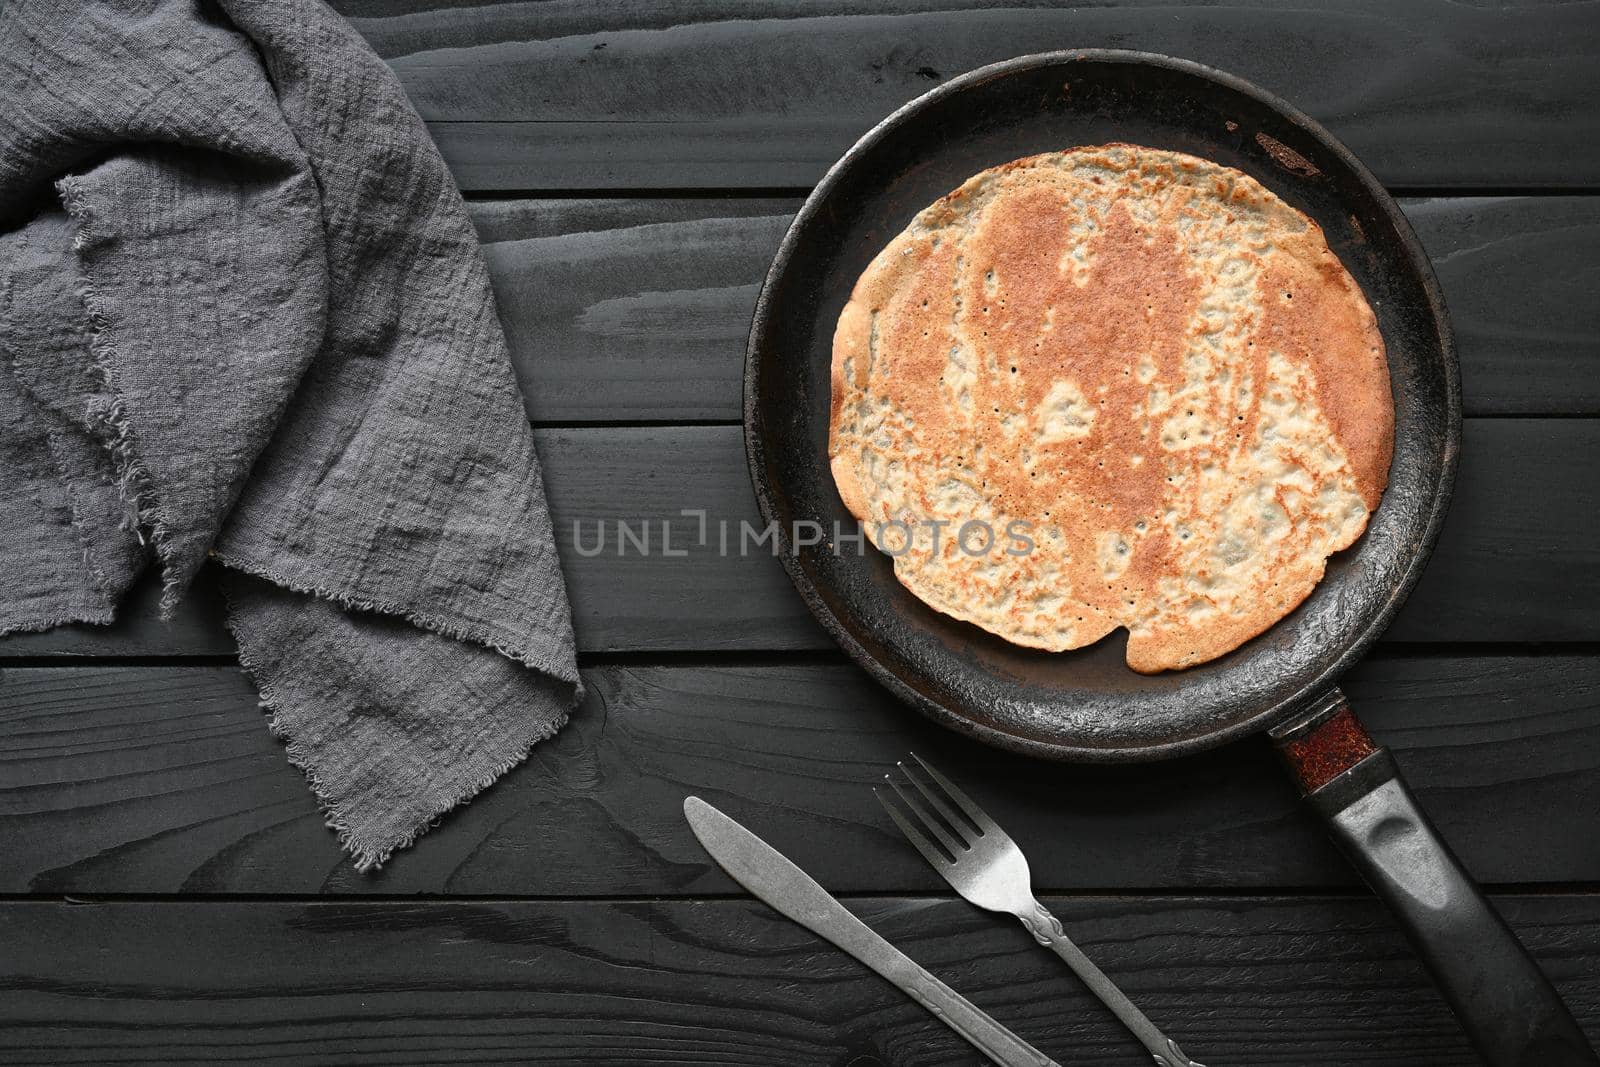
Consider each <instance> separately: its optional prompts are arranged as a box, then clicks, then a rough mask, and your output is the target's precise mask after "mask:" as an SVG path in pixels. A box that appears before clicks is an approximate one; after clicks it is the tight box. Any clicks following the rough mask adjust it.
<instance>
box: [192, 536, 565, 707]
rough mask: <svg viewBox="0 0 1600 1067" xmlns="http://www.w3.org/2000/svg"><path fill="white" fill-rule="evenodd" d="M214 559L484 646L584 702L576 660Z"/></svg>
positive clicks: (219, 557) (224, 557) (219, 555)
mask: <svg viewBox="0 0 1600 1067" xmlns="http://www.w3.org/2000/svg"><path fill="white" fill-rule="evenodd" d="M211 558H212V559H213V560H215V561H216V562H218V563H220V564H222V565H223V566H224V567H227V568H229V569H231V570H236V571H239V572H240V573H242V574H248V575H250V576H251V577H253V578H259V579H261V580H262V581H265V582H271V583H272V584H273V585H276V586H280V587H282V588H284V589H288V590H290V591H291V592H295V593H303V594H305V595H306V596H314V597H319V598H321V599H323V600H327V601H330V602H332V603H334V604H337V605H339V606H340V607H341V608H344V609H345V610H350V609H352V608H353V609H356V610H358V611H371V612H376V613H378V614H382V615H391V616H393V617H395V618H398V619H403V620H404V621H406V622H409V623H411V624H412V625H413V626H416V627H418V628H420V629H423V630H427V631H429V632H431V633H436V634H438V635H439V636H440V637H448V638H450V639H451V640H452V641H470V642H472V643H473V644H477V645H481V646H483V647H484V648H487V649H489V650H490V651H493V652H498V653H499V654H500V655H502V656H504V657H506V659H509V660H511V661H512V662H514V663H520V664H522V666H524V667H531V668H532V669H534V670H537V671H541V672H543V673H544V674H548V675H549V676H550V677H552V678H554V679H555V680H556V681H558V682H565V683H566V684H568V685H570V686H572V687H573V697H572V703H571V705H570V707H574V708H575V707H577V706H578V705H579V704H580V703H582V701H583V678H582V676H581V675H580V674H579V672H578V669H577V662H576V660H574V661H573V662H572V663H565V662H562V663H557V662H556V661H555V660H554V659H553V658H551V657H550V656H548V655H545V654H543V653H541V652H537V651H535V650H533V649H523V650H518V649H515V648H512V647H511V646H510V645H507V644H504V643H503V642H500V641H496V640H495V639H494V638H492V637H490V636H489V635H488V634H486V633H484V632H483V631H482V630H481V629H480V628H477V627H471V626H461V625H459V624H457V623H453V622H448V621H446V620H444V619H440V618H436V617H434V616H432V615H428V614H426V613H423V612H420V611H416V610H415V609H413V608H410V607H407V606H406V605H404V604H398V603H395V602H393V601H388V600H370V599H367V598H365V597H358V596H352V595H350V594H349V593H344V592H340V591H339V590H336V589H330V588H328V587H326V586H322V585H317V584H315V583H311V582H303V581H297V580H295V579H293V578H288V577H286V576H284V575H282V574H280V573H278V572H277V571H274V570H272V568H270V567H263V566H260V565H259V564H255V563H250V562H248V561H246V560H242V559H238V558H236V557H234V556H231V555H229V554H227V553H226V552H219V551H216V550H212V552H211Z"/></svg>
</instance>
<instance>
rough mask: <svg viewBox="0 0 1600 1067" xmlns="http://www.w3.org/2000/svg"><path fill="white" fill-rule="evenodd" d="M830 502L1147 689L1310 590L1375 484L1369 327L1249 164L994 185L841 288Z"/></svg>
mask: <svg viewBox="0 0 1600 1067" xmlns="http://www.w3.org/2000/svg"><path fill="white" fill-rule="evenodd" d="M832 388H833V397H832V411H831V423H830V432H829V446H828V451H829V458H830V461H831V465H832V469H833V475H834V479H835V481H836V483H837V485H838V489H839V494H840V496H841V497H842V499H843V500H844V502H845V504H846V506H847V507H848V508H849V509H850V511H851V512H852V513H854V514H855V516H856V517H857V518H858V519H859V520H861V522H862V525H863V530H864V532H865V533H866V535H867V537H868V539H869V540H870V541H871V542H872V544H873V545H875V546H876V547H877V548H878V549H879V550H881V551H884V552H887V553H888V554H890V555H891V556H893V558H894V569H895V574H896V576H897V577H898V579H899V580H900V582H901V583H902V584H904V585H905V587H906V588H907V589H909V590H910V591H911V592H912V593H914V594H915V595H916V596H917V597H919V598H920V599H921V600H923V601H924V602H926V603H927V604H929V605H930V606H932V607H933V608H935V609H937V610H939V611H941V612H944V613H945V614H947V615H950V616H953V617H955V618H957V619H962V620H965V621H967V622H970V623H973V624H975V625H977V626H981V627H983V628H984V629H985V630H988V631H990V632H991V633H994V634H998V635H999V636H1001V637H1003V638H1005V639H1006V640H1008V641H1012V642H1014V643H1016V644H1018V645H1023V646H1026V647H1029V648H1037V649H1046V650H1051V651H1064V650H1067V649H1074V648H1081V647H1083V646H1085V645H1088V644H1091V643H1093V642H1095V641H1098V640H1100V639H1101V638H1103V637H1105V636H1106V635H1107V634H1108V633H1110V632H1111V631H1113V630H1115V629H1116V628H1118V627H1125V628H1126V629H1127V630H1128V634H1129V637H1128V646H1127V662H1128V665H1129V666H1130V667H1131V668H1133V669H1134V670H1136V671H1140V672H1145V673H1154V672H1158V671H1162V670H1169V669H1176V668H1183V667H1189V666H1193V665H1194V664H1197V663H1203V662H1205V661H1207V660H1210V659H1214V658H1216V657H1217V656H1221V655H1223V654H1224V653H1227V652H1229V651H1231V650H1232V649H1235V648H1237V647H1238V646H1239V645H1241V644H1243V643H1244V642H1245V641H1247V640H1249V639H1250V638H1252V637H1254V636H1256V635H1257V634H1260V633H1261V632H1262V631H1264V630H1266V629H1267V628H1268V627H1270V626H1272V624H1273V623H1275V622H1277V621H1278V620H1279V619H1281V618H1283V617H1284V616H1285V615H1287V614H1288V613H1289V612H1290V611H1292V610H1293V609H1294V608H1295V607H1296V606H1297V605H1298V604H1300V603H1301V602H1302V601H1303V600H1304V599H1305V598H1306V597H1307V596H1308V595H1310V593H1311V591H1312V589H1314V588H1315V587H1316V585H1317V583H1318V582H1319V581H1320V580H1321V579H1322V575H1323V573H1324V569H1325V567H1326V563H1327V559H1328V557H1329V555H1331V554H1332V553H1334V552H1337V551H1339V550H1341V549H1344V548H1347V547H1349V546H1350V545H1351V544H1352V543H1353V542H1354V541H1355V540H1356V539H1357V538H1358V537H1360V535H1361V533H1362V531H1363V530H1364V529H1365V528H1366V524H1367V519H1368V516H1369V515H1370V514H1371V513H1372V511H1373V509H1374V508H1376V507H1377V505H1378V501H1379V498H1380V497H1381V496H1382V494H1383V490H1384V486H1385V484H1386V482H1387V478H1388V469H1389V458H1390V453H1391V450H1392V448H1393V438H1394V409H1393V402H1392V399H1391V397H1390V392H1389V375H1388V367H1387V364H1386V362H1385V358H1384V349H1383V338H1382V337H1381V336H1380V334H1379V332H1378V327H1377V322H1376V319H1375V317H1374V316H1373V313H1372V309H1371V308H1370V307H1368V305H1367V302H1366V299H1365V298H1364V297H1363V295H1362V293H1361V290H1360V288H1359V287H1358V286H1357V285H1356V284H1355V282H1354V280H1353V279H1352V278H1351V277H1350V275H1349V273H1348V272H1347V271H1346V270H1345V269H1344V266H1343V265H1342V264H1341V263H1340V262H1339V260H1338V257H1336V256H1335V255H1334V254H1333V252H1332V251H1331V250H1330V249H1329V248H1328V245H1327V242H1326V240H1325V239H1324V238H1323V234H1322V231H1321V229H1320V228H1319V227H1318V226H1317V225H1316V223H1314V222H1313V221H1312V220H1311V219H1309V218H1307V217H1306V216H1305V215H1303V214H1301V213H1300V212H1298V211H1296V210H1294V209H1293V208H1291V207H1290V206H1289V205H1287V204H1285V203H1284V202H1283V201H1282V200H1280V199H1279V198H1278V197H1277V196H1275V195H1274V194H1273V193H1271V192H1269V191H1268V190H1267V189H1266V188H1265V187H1263V186H1262V185H1261V184H1260V183H1258V182H1257V181H1255V180H1254V179H1253V178H1251V177H1249V176H1248V175H1246V174H1243V173H1241V172H1239V171H1237V170H1233V169H1231V168H1228V167H1223V166H1219V165H1217V164H1215V163H1211V162H1208V161H1206V160H1202V159H1197V158H1195V157H1193V156H1188V155H1183V154H1180V153H1176V152H1168V151H1160V150H1155V149H1149V148H1140V147H1135V146H1130V145H1105V146H1101V147H1093V148H1078V149H1073V150H1071V151H1067V152H1057V153H1050V154H1046V155H1039V156H1033V157H1030V158H1027V159H1019V160H1017V161H1015V162H1013V163H1008V164H1006V165H1004V166H1000V167H995V168H992V169H990V170H986V171H984V172H982V173H980V174H978V175H976V176H974V177H973V178H971V179H970V180H969V181H967V182H966V183H965V184H963V185H962V186H961V187H960V188H959V189H957V190H956V191H954V192H953V193H951V194H949V195H948V196H946V197H944V198H943V199H941V200H939V201H937V202H935V203H934V204H932V205H931V206H929V207H928V208H926V209H925V210H923V211H922V212H921V213H920V214H919V215H918V216H917V217H916V218H915V220H913V221H912V223H911V225H910V226H909V227H907V228H906V230H905V231H904V232H902V233H901V234H900V235H899V236H897V237H896V238H895V239H894V240H893V241H891V242H890V243H889V245H888V247H886V248H885V249H884V250H883V251H882V252H881V253H880V254H879V255H878V256H877V257H876V258H875V259H874V260H873V261H872V263H871V265H870V266H868V267H867V269H866V271H865V272H864V273H863V274H862V275H861V278H860V279H859V280H858V281H857V283H856V286H855V289H854V291H853V292H852V294H851V298H850V301H849V303H848V304H847V305H846V306H845V308H844V311H843V312H842V313H841V314H840V316H839V322H838V326H837V329H836V331H835V334H834V341H833V384H832Z"/></svg>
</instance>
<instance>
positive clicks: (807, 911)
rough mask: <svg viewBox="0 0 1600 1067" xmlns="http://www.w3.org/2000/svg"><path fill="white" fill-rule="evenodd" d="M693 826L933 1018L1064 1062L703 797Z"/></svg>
mask: <svg viewBox="0 0 1600 1067" xmlns="http://www.w3.org/2000/svg"><path fill="white" fill-rule="evenodd" d="M683 814H684V817H685V818H687V819H688V820H689V829H691V830H693V831H694V836H695V837H698V838H699V839H700V843H701V844H702V845H704V846H705V849H706V851H707V852H709V853H711V858H712V859H714V860H716V861H717V863H718V864H720V865H721V866H722V869H723V870H725V871H727V872H728V874H729V875H731V876H732V877H733V880H734V881H735V882H738V883H739V884H740V885H742V886H744V887H745V888H746V889H748V890H750V892H751V893H754V894H755V895H756V897H757V898H759V899H760V900H763V901H765V902H766V903H768V904H770V905H771V906H772V907H774V908H776V909H777V910H778V911H780V912H782V913H783V914H784V915H786V916H788V917H789V918H791V919H793V920H794V921H795V922H797V923H799V924H800V925H801V926H804V927H805V928H806V929H807V930H810V931H811V932H812V933H814V934H816V935H817V936H818V937H821V938H823V939H824V940H826V941H831V942H833V943H834V944H835V945H837V946H839V947H840V948H842V949H844V950H845V951H846V952H848V953H849V954H850V955H852V956H854V957H855V958H856V959H858V960H860V961H861V962H862V963H864V964H866V965H867V966H868V967H870V968H872V969H873V970H874V971H876V972H877V973H878V974H880V975H882V976H883V977H884V978H886V979H888V980H889V981H890V982H892V983H894V984H895V985H897V986H899V987H900V989H901V990H903V991H904V992H906V993H908V994H909V995H910V996H911V999H912V1000H915V1001H916V1002H917V1003H918V1004H921V1005H922V1006H923V1007H924V1008H927V1009H928V1010H929V1011H930V1012H932V1013H933V1015H934V1018H936V1019H938V1020H939V1021H940V1022H942V1023H944V1024H945V1025H946V1026H948V1027H949V1028H950V1029H952V1030H954V1031H955V1032H956V1033H958V1034H960V1035H961V1036H962V1037H964V1038H966V1039H967V1040H968V1041H970V1042H971V1043H972V1044H973V1046H974V1047H975V1048H977V1050H978V1051H979V1052H982V1053H983V1054H984V1055H985V1056H988V1057H989V1058H990V1059H991V1060H993V1061H994V1062H996V1063H998V1064H1001V1065H1002V1067H1059V1065H1058V1064H1057V1063H1056V1062H1055V1061H1054V1060H1052V1059H1051V1058H1050V1057H1048V1056H1046V1055H1045V1054H1044V1053H1042V1052H1040V1051H1039V1050H1038V1049H1036V1048H1034V1047H1033V1046H1032V1045H1030V1044H1028V1043H1027V1042H1026V1041H1024V1040H1022V1038H1020V1037H1018V1036H1017V1035H1016V1034H1013V1033H1012V1032H1011V1031H1010V1030H1007V1029H1006V1028H1005V1027H1003V1026H1001V1025H1000V1024H999V1023H997V1022H995V1021H994V1020H993V1019H991V1018H989V1016H987V1015H985V1014H984V1013H983V1012H982V1011H979V1010H978V1009H977V1008H976V1007H974V1006H973V1004H972V1002H971V1001H969V1000H967V998H965V997H963V996H962V995H961V994H960V993H957V992H956V991H955V990H953V989H951V988H950V987H949V986H947V985H945V984H944V983H943V982H941V981H939V979H937V978H935V977H934V976H933V975H931V974H929V973H928V972H927V971H926V970H924V969H923V968H922V967H920V966H918V965H917V964H916V963H914V962H912V960H911V959H910V958H909V957H908V956H906V954H905V953H903V952H901V951H900V950H899V949H897V948H895V947H894V946H893V945H891V944H889V942H887V941H885V940H884V939H883V938H881V937H879V936H878V935H877V934H875V933H873V932H872V931H871V930H870V929H868V927H867V924H866V923H864V922H862V921H861V920H860V919H858V918H856V917H855V916H854V915H852V914H851V913H850V912H848V911H846V910H845V907H844V905H843V904H840V903H839V902H838V901H837V900H835V899H833V897H832V896H830V895H829V894H828V891H827V890H825V889H823V888H822V887H821V886H820V885H818V884H817V883H816V882H814V881H812V880H811V876H810V875H808V874H806V872H805V871H802V870H801V869H800V868H799V867H796V866H795V865H794V864H793V863H791V862H790V861H789V860H788V859H787V858H786V857H785V856H784V855H783V853H781V852H779V851H778V850H777V849H775V848H773V847H772V846H771V845H769V844H767V843H766V842H765V841H763V840H761V838H759V837H757V836H756V835H755V834H753V833H751V832H750V831H749V830H746V829H745V828H744V827H743V826H740V825H739V824H738V823H736V822H734V821H733V820H732V819H730V818H729V817H728V816H726V815H724V814H723V813H722V812H720V811H718V810H717V809H716V808H714V807H712V806H711V805H710V804H707V803H706V802H705V801H703V800H701V799H700V798H699V797H688V798H686V799H685V800H684V802H683Z"/></svg>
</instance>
